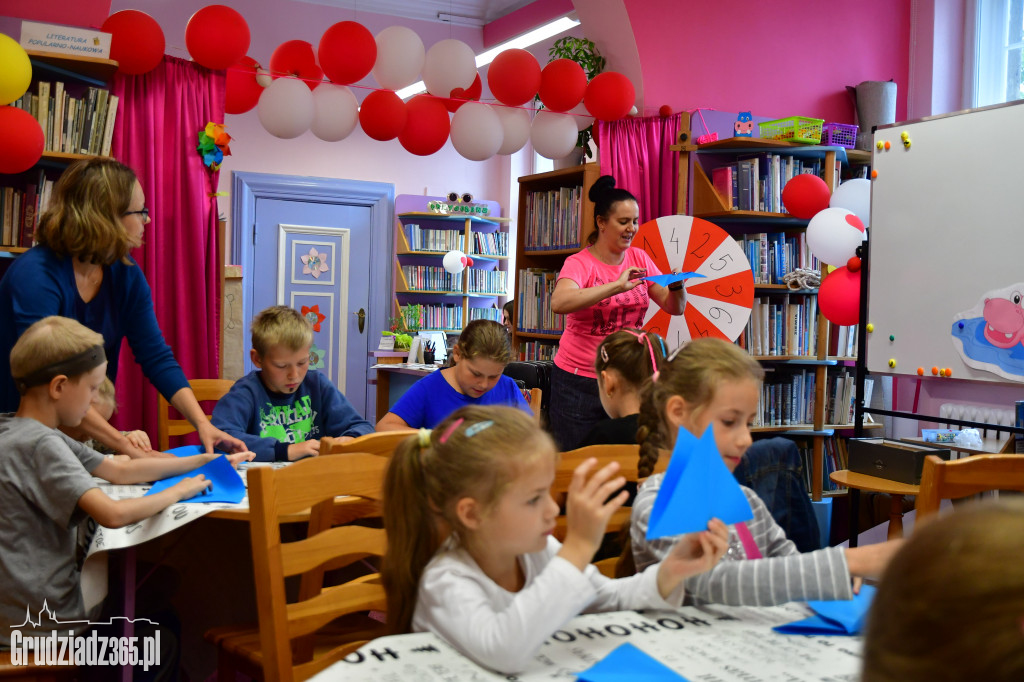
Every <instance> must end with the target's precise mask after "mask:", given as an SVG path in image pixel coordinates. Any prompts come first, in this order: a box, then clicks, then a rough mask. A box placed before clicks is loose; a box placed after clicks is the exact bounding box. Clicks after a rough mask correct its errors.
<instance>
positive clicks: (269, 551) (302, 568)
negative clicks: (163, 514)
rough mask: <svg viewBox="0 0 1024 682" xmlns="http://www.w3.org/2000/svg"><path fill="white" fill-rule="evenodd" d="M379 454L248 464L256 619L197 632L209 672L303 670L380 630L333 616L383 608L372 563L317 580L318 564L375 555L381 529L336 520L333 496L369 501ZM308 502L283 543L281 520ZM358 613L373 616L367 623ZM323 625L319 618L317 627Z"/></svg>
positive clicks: (379, 480)
mask: <svg viewBox="0 0 1024 682" xmlns="http://www.w3.org/2000/svg"><path fill="white" fill-rule="evenodd" d="M387 466H388V459H387V458H385V457H380V456H377V455H371V454H367V453H349V454H345V455H340V456H337V457H314V458H310V459H305V460H301V461H299V462H296V463H295V464H293V465H291V466H288V467H284V468H282V469H273V468H255V469H250V470H249V475H248V484H249V502H250V506H251V510H252V512H251V518H250V529H251V536H252V551H253V566H254V572H255V578H256V605H257V609H258V614H259V627H258V628H251V627H250V628H218V629H216V630H211V631H210V632H207V633H206V639H207V640H209V641H211V642H213V643H214V644H215V645H216V646H217V649H218V677H219V679H222V680H234V679H235V677H234V675H235V672H236V671H238V672H241V673H243V674H245V675H248V676H250V677H253V678H255V679H259V680H265V681H267V682H277V681H279V680H280V681H284V682H291V681H292V680H304V679H307V678H309V677H311V676H312V675H314V674H316V673H317V672H319V671H320V670H322V669H324V668H326V667H327V666H328V665H330V664H331V663H333V662H335V661H338V660H340V659H341V658H344V657H345V656H346V655H348V654H349V653H351V652H352V651H354V650H356V649H357V648H358V647H359V646H361V645H362V644H364V643H365V642H366V641H368V640H370V639H373V638H374V637H379V636H381V635H383V634H385V631H384V626H383V625H382V624H377V623H375V622H374V621H369V620H368V619H367V621H364V622H362V623H360V624H359V625H358V626H357V627H356V628H354V629H353V628H351V627H349V628H348V629H347V630H339V629H338V628H337V627H336V626H337V625H338V624H337V623H335V622H334V621H336V620H337V619H338V618H339V617H342V616H346V615H349V614H359V613H363V612H369V611H386V603H385V598H384V588H383V587H382V586H381V584H380V576H379V574H377V573H373V574H371V575H364V576H361V577H358V578H355V579H353V580H350V581H348V582H345V583H342V584H340V585H333V586H330V587H323V576H324V572H325V571H326V570H331V569H336V568H341V567H344V566H348V565H350V564H352V563H353V562H356V561H358V560H360V559H363V558H365V557H369V556H377V557H380V556H383V555H384V550H385V547H386V539H385V534H384V530H383V529H379V528H368V527H365V526H356V525H346V526H335V525H334V521H335V515H336V514H335V497H336V496H339V495H349V496H358V497H360V498H365V499H369V500H373V501H374V502H376V503H378V504H379V502H380V499H381V487H382V485H383V481H384V472H385V469H386V468H387ZM306 508H311V515H310V521H309V532H308V533H307V536H306V538H305V539H302V540H298V541H295V542H286V543H282V541H281V531H280V525H281V523H284V522H286V517H287V516H288V515H289V514H294V513H295V512H297V511H300V510H302V509H306ZM295 575H300V576H301V582H300V585H299V593H298V601H296V602H294V603H286V597H285V579H286V578H288V577H289V576H295ZM367 622H372V623H374V624H373V626H368V625H367ZM325 626H326V627H325Z"/></svg>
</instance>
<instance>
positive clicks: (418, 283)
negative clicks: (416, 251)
mask: <svg viewBox="0 0 1024 682" xmlns="http://www.w3.org/2000/svg"><path fill="white" fill-rule="evenodd" d="M402 274H403V275H405V281H406V283H407V284H408V286H409V289H410V290H412V291H445V292H451V293H456V294H461V293H462V273H461V272H459V273H456V274H454V275H453V274H452V273H450V272H448V271H447V270H445V269H444V268H442V267H438V266H436V265H403V266H402Z"/></svg>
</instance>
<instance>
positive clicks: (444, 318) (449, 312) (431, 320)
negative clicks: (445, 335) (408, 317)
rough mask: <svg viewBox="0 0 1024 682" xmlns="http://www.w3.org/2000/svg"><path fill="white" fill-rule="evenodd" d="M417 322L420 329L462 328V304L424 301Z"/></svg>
mask: <svg viewBox="0 0 1024 682" xmlns="http://www.w3.org/2000/svg"><path fill="white" fill-rule="evenodd" d="M403 310H404V309H403ZM419 324H420V329H446V330H447V329H462V304H461V303H456V304H443V303H441V304H434V303H424V304H422V312H421V315H420V319H419Z"/></svg>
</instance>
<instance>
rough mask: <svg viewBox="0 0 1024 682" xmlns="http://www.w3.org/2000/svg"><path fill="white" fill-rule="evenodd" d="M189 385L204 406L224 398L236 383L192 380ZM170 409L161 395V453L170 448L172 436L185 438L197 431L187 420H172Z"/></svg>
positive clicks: (158, 444) (159, 417) (159, 437)
mask: <svg viewBox="0 0 1024 682" xmlns="http://www.w3.org/2000/svg"><path fill="white" fill-rule="evenodd" d="M188 383H189V386H191V387H192V392H193V393H195V394H196V400H198V401H199V404H200V405H202V403H203V402H204V401H217V400H220V399H221V398H223V397H224V394H225V393H227V392H228V390H229V389H230V388H231V386H232V385H233V384H234V383H235V382H234V381H232V380H231V379H192V380H191V381H189V382H188ZM169 409H170V403H168V402H167V399H166V398H164V397H163V396H162V395H161V396H160V407H159V412H158V414H157V418H158V422H157V449H158V450H160V451H161V452H164V451H166V450H167V448H169V447H170V441H171V436H184V435H185V434H187V433H192V432H193V431H195V427H193V426H192V424H190V423H189V421H188V420H187V419H171V418H170V417H169V416H168V410H169ZM206 416H207V417H209V416H210V414H209V413H207V414H206Z"/></svg>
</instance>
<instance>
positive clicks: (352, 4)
mask: <svg viewBox="0 0 1024 682" xmlns="http://www.w3.org/2000/svg"><path fill="white" fill-rule="evenodd" d="M296 1H297V2H308V3H310V4H314V5H327V6H328V7H337V8H340V9H354V10H357V11H358V10H362V11H364V12H372V13H374V14H386V15H389V16H395V17H405V18H407V19H419V20H421V21H436V22H441V23H453V24H461V25H464V26H483V25H484V24H488V23H490V22H492V21H494V20H495V19H500V18H501V17H503V16H505V15H506V14H511V13H512V12H514V11H516V10H517V9H520V8H521V7H525V6H526V5H529V4H530V3H531V2H533V0H296Z"/></svg>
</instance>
